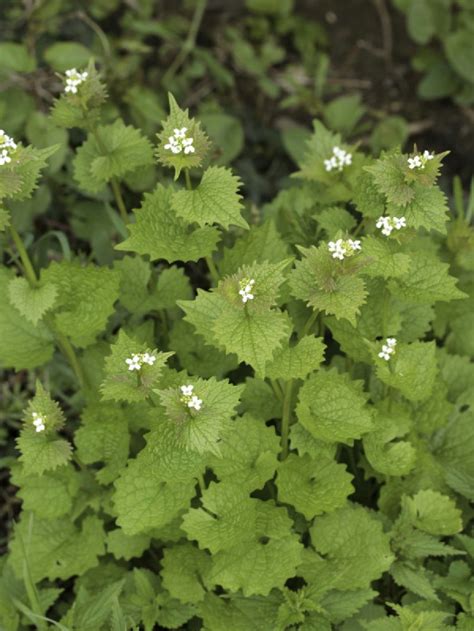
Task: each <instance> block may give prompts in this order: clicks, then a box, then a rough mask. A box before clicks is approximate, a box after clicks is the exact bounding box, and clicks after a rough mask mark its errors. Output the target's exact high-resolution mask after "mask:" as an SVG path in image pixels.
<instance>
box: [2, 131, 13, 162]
mask: <svg viewBox="0 0 474 631" xmlns="http://www.w3.org/2000/svg"><path fill="white" fill-rule="evenodd" d="M16 148H17V144H16V142H15V141H14V140H13V138H12V137H11V136H9V135H8V134H7V133H6V132H4V131H3V129H0V166H3V165H4V164H9V163H10V162H11V161H12V158H11V154H12V153H13V152H14V151H15V149H16Z"/></svg>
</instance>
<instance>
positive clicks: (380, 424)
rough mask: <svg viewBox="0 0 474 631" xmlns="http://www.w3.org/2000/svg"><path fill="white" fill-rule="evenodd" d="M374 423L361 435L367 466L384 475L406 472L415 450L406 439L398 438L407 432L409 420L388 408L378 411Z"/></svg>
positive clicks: (413, 460) (412, 462)
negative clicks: (371, 427)
mask: <svg viewBox="0 0 474 631" xmlns="http://www.w3.org/2000/svg"><path fill="white" fill-rule="evenodd" d="M374 423H375V427H374V430H373V431H372V432H370V433H369V434H366V435H365V436H364V452H365V455H366V456H367V460H368V461H369V463H370V465H371V466H372V467H373V468H374V469H375V470H376V471H378V472H379V473H383V474H385V475H391V476H402V475H407V474H408V473H409V472H410V471H411V470H412V469H413V467H414V466H415V462H416V451H415V448H414V447H413V446H412V445H411V443H410V442H408V441H406V440H400V439H401V438H402V437H403V436H405V435H406V434H407V433H408V432H409V430H410V419H409V418H408V417H407V416H404V415H403V412H402V411H400V413H398V412H397V411H394V412H392V411H391V409H390V407H389V409H388V410H385V409H383V410H380V411H378V413H377V415H376V416H375V418H374Z"/></svg>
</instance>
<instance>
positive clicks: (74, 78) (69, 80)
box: [64, 68, 89, 94]
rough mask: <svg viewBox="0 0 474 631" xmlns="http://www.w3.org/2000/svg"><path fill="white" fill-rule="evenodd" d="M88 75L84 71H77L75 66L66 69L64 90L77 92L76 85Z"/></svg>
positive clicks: (82, 81)
mask: <svg viewBox="0 0 474 631" xmlns="http://www.w3.org/2000/svg"><path fill="white" fill-rule="evenodd" d="M88 76H89V73H88V72H86V71H85V72H78V71H77V70H76V69H75V68H71V69H70V70H66V86H65V88H64V91H65V92H71V93H72V94H77V87H78V86H79V85H81V83H84V81H85V80H86V79H87V77H88Z"/></svg>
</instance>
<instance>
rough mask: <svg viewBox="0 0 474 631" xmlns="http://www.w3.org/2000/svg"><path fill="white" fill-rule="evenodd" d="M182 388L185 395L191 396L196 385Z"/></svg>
mask: <svg viewBox="0 0 474 631" xmlns="http://www.w3.org/2000/svg"><path fill="white" fill-rule="evenodd" d="M180 390H181V392H182V393H183V394H184V395H185V396H187V397H190V396H192V394H193V390H194V386H191V385H189V386H181V388H180Z"/></svg>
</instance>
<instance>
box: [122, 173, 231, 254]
mask: <svg viewBox="0 0 474 631" xmlns="http://www.w3.org/2000/svg"><path fill="white" fill-rule="evenodd" d="M173 195H174V193H173V190H172V189H171V188H165V187H164V186H162V185H161V184H159V185H158V186H157V187H156V189H155V190H154V191H153V192H152V193H146V194H145V197H144V201H143V203H142V205H141V207H140V208H138V209H136V210H135V211H134V213H135V217H136V222H135V223H134V224H129V226H128V229H129V232H130V236H129V237H128V239H126V240H125V241H123V242H122V243H119V245H117V246H116V249H117V250H125V251H131V252H137V253H138V254H146V255H148V256H149V257H150V259H151V260H152V261H154V260H156V259H165V260H166V261H169V262H170V263H172V262H173V261H197V260H198V259H200V258H203V257H206V256H210V255H211V254H212V252H213V251H214V250H215V249H216V245H217V242H218V241H219V232H218V230H217V228H215V227H209V226H206V227H205V228H197V229H193V228H192V227H191V226H190V225H189V224H188V223H186V222H185V221H183V220H182V219H180V218H179V217H177V216H176V213H175V211H174V210H173V208H172V205H171V204H172V199H173Z"/></svg>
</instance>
